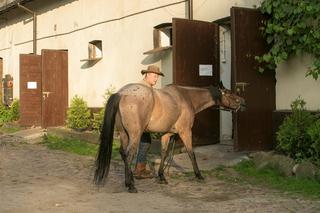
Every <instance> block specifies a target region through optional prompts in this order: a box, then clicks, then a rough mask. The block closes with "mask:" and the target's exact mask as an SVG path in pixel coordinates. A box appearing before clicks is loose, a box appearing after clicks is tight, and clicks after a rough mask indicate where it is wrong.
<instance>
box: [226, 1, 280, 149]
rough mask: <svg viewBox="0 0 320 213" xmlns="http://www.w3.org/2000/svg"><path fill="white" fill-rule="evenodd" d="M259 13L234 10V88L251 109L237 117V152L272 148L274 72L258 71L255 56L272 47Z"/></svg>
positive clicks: (232, 16) (232, 19) (232, 31)
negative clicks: (266, 38) (266, 39)
mask: <svg viewBox="0 0 320 213" xmlns="http://www.w3.org/2000/svg"><path fill="white" fill-rule="evenodd" d="M263 19H264V17H263V15H262V14H261V13H260V11H259V10H256V9H248V8H236V7H234V8H231V29H232V30H231V33H232V41H231V42H232V44H231V47H232V77H231V78H232V79H231V81H232V89H233V91H236V90H237V91H238V92H239V95H241V96H242V97H244V98H245V100H246V103H247V109H246V111H244V112H238V113H236V114H234V117H233V119H234V141H235V149H236V150H239V151H241V150H269V149H272V111H273V110H274V109H275V75H274V71H271V70H266V71H265V72H264V73H262V74H261V73H259V72H258V71H257V67H258V63H257V61H256V60H255V59H254V57H255V56H261V55H263V54H264V53H265V52H266V51H267V50H268V46H267V43H266V42H265V40H264V38H263V36H262V31H261V26H262V21H263Z"/></svg>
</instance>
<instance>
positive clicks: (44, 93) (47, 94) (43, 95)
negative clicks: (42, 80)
mask: <svg viewBox="0 0 320 213" xmlns="http://www.w3.org/2000/svg"><path fill="white" fill-rule="evenodd" d="M51 93H52V92H42V97H43V100H45V99H46V98H48V97H49V95H50V94H51Z"/></svg>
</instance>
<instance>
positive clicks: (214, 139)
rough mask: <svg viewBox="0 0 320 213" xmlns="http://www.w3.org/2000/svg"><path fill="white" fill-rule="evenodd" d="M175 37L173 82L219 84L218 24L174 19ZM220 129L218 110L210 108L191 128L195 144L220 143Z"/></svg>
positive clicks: (201, 85)
mask: <svg viewBox="0 0 320 213" xmlns="http://www.w3.org/2000/svg"><path fill="white" fill-rule="evenodd" d="M172 35H173V42H172V43H173V83H174V84H178V85H183V86H197V87H204V86H209V85H214V84H217V83H218V82H219V81H220V72H219V27H218V25H217V24H215V23H210V22H204V21H195V20H187V19H173V21H172ZM200 69H202V70H201V72H200ZM219 127H220V116H219V111H218V110H215V109H213V108H209V109H206V110H204V111H202V112H200V113H198V114H197V115H196V119H195V123H194V126H193V129H192V134H193V145H204V144H215V143H218V142H219V134H220V128H219Z"/></svg>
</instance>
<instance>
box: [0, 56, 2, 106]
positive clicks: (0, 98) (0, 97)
mask: <svg viewBox="0 0 320 213" xmlns="http://www.w3.org/2000/svg"><path fill="white" fill-rule="evenodd" d="M2 79H3V59H2V58H0V80H1V83H0V104H2V97H3V95H2V94H3V89H2Z"/></svg>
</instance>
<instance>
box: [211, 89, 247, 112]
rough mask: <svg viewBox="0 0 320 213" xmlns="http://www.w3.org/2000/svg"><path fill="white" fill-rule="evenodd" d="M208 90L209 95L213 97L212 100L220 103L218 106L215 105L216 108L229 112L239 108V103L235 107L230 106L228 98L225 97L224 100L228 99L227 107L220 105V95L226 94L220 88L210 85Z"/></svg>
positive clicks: (236, 110)
mask: <svg viewBox="0 0 320 213" xmlns="http://www.w3.org/2000/svg"><path fill="white" fill-rule="evenodd" d="M209 91H210V93H211V96H212V98H213V100H214V101H215V102H216V103H220V104H219V107H216V109H218V110H222V111H229V112H238V111H239V110H240V108H241V104H239V106H238V107H237V108H236V109H232V108H231V107H230V106H231V102H230V101H229V98H226V100H227V101H228V105H227V107H224V106H221V103H222V101H221V100H222V96H227V95H228V94H226V93H225V92H224V91H223V90H222V89H220V88H218V87H213V86H210V87H209Z"/></svg>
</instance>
